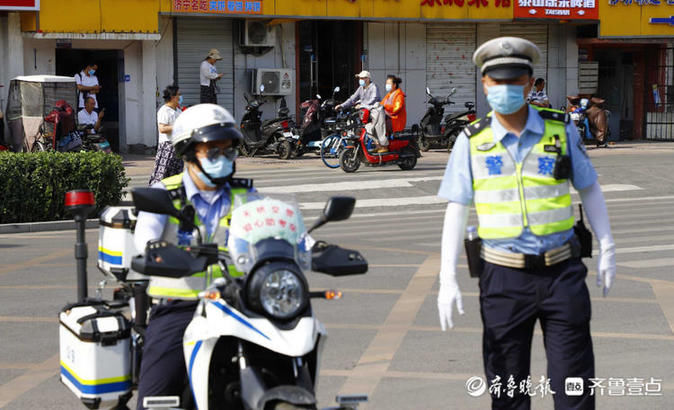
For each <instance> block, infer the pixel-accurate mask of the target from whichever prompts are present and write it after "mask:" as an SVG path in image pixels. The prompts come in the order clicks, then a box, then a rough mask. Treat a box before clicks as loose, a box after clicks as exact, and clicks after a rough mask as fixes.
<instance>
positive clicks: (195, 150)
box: [134, 104, 253, 409]
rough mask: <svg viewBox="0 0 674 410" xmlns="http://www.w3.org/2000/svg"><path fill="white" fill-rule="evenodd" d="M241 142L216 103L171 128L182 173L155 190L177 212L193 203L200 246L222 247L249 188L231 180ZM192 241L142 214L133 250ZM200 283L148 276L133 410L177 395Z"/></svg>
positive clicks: (191, 111)
mask: <svg viewBox="0 0 674 410" xmlns="http://www.w3.org/2000/svg"><path fill="white" fill-rule="evenodd" d="M242 139H243V137H242V135H241V133H240V132H239V130H238V129H237V128H236V125H235V121H234V118H233V117H232V115H231V114H230V113H229V112H228V111H227V110H225V109H224V108H222V107H220V106H217V105H214V104H199V105H195V106H193V107H191V108H188V109H187V110H185V111H184V112H183V113H182V114H181V115H180V117H178V119H177V120H176V122H175V123H174V125H173V133H172V135H171V143H172V144H173V146H174V148H175V150H176V154H177V155H180V156H182V158H183V160H184V161H185V170H186V172H184V173H181V174H178V175H174V176H172V177H169V178H166V179H164V180H162V181H161V182H158V183H156V184H155V185H153V188H162V189H167V190H169V192H170V194H171V197H172V198H173V200H174V204H175V206H176V208H178V209H182V208H183V207H184V206H186V205H187V204H191V205H193V207H194V210H195V211H196V212H195V213H196V215H197V217H198V218H197V219H198V221H199V222H198V223H197V229H200V231H201V232H202V236H203V241H204V243H217V244H218V245H220V246H221V247H223V248H224V246H225V243H226V237H227V231H228V227H229V220H230V218H231V214H232V204H233V203H234V197H235V195H239V194H245V193H247V192H250V191H252V190H253V188H252V181H251V180H245V179H238V178H233V177H232V176H233V175H234V171H235V164H234V160H235V158H236V155H237V153H236V146H237V145H238V144H239V142H240V141H241V140H242ZM204 234H205V235H204ZM190 236H191V232H190V233H185V232H181V231H179V226H178V221H177V220H176V219H174V218H169V217H168V216H166V215H159V214H152V213H147V212H140V213H139V215H138V220H137V223H136V230H135V238H134V241H135V244H136V247H137V249H142V250H144V249H145V245H146V244H147V242H148V241H150V240H156V239H163V240H166V241H168V242H172V243H174V244H178V245H189V244H195V242H196V241H194V239H195V238H193V237H192V238H190ZM212 273H213V277H214V278H217V277H221V276H222V272H221V271H219V269H214V270H213V271H212ZM204 285H205V280H204V274H203V273H201V274H195V275H193V276H190V277H187V278H183V279H171V278H166V277H157V276H153V277H151V278H150V283H149V286H148V291H147V292H148V294H149V296H151V297H152V298H154V301H155V302H156V304H155V305H154V306H153V308H152V311H151V314H150V321H149V325H148V328H147V331H146V334H145V345H144V349H143V359H142V363H141V370H140V381H139V386H138V409H142V408H143V398H144V397H149V396H170V395H178V396H180V395H181V394H182V393H183V389H184V387H185V381H186V374H187V373H186V370H185V359H184V357H183V346H182V340H183V334H184V332H185V329H186V328H187V325H188V324H189V322H190V321H191V320H192V316H193V314H194V310H195V308H196V306H197V301H196V300H197V296H198V294H199V292H200V291H202V290H204Z"/></svg>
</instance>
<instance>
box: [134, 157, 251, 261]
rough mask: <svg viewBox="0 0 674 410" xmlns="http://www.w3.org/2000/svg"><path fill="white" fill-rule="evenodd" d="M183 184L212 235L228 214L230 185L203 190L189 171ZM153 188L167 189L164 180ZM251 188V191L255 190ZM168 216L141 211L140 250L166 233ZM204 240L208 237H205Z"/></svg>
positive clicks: (137, 236)
mask: <svg viewBox="0 0 674 410" xmlns="http://www.w3.org/2000/svg"><path fill="white" fill-rule="evenodd" d="M183 186H184V187H185V196H186V197H187V199H188V200H189V201H190V202H191V203H192V205H193V206H194V210H195V211H196V213H197V215H198V217H199V220H200V221H201V222H202V223H203V224H204V225H205V227H206V232H207V233H208V235H211V234H212V233H213V232H215V229H216V228H217V226H218V224H219V223H220V219H221V218H222V217H223V216H225V215H227V213H228V212H229V207H230V206H231V194H230V190H229V185H225V186H224V187H222V188H220V189H218V190H215V191H201V190H199V188H197V186H196V185H195V184H194V181H192V178H191V177H190V176H189V174H188V173H187V170H186V171H185V172H184V173H183ZM152 188H160V189H166V186H165V185H164V184H163V183H162V182H157V183H156V184H154V185H152ZM253 190H254V189H252V188H251V189H250V190H249V191H253ZM167 219H168V216H167V215H161V214H153V213H149V212H140V213H139V214H138V220H137V222H136V230H135V234H134V242H135V244H136V247H137V249H138V250H139V251H141V252H143V253H144V251H145V244H147V242H148V241H150V240H156V239H160V238H161V236H162V234H163V233H164V227H165V226H166V222H167ZM204 241H206V239H205V238H204Z"/></svg>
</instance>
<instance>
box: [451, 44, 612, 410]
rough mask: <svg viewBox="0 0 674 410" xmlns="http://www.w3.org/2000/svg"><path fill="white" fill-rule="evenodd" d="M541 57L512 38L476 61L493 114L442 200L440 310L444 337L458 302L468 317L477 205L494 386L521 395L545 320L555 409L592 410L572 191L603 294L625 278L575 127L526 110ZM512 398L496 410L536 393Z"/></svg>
mask: <svg viewBox="0 0 674 410" xmlns="http://www.w3.org/2000/svg"><path fill="white" fill-rule="evenodd" d="M539 58H540V51H539V50H538V48H537V47H536V45H534V44H533V43H531V42H530V41H527V40H523V39H520V38H514V37H501V38H496V39H493V40H490V41H488V42H486V43H484V44H483V45H482V46H480V48H478V49H477V50H476V51H475V54H474V55H473V61H474V63H475V64H476V65H477V66H478V67H480V69H481V72H482V83H483V85H484V93H485V94H486V96H487V101H488V102H489V105H490V106H491V108H492V109H493V112H492V113H491V114H490V115H488V116H487V117H486V118H484V119H482V120H480V121H478V122H476V123H474V124H472V125H471V126H469V127H467V128H466V130H465V131H464V133H462V134H461V135H460V136H459V138H458V139H457V141H456V144H455V145H454V149H453V151H452V155H451V157H450V159H449V163H448V164H447V169H446V172H445V176H444V179H443V181H442V184H441V186H440V191H439V193H438V195H439V196H440V197H442V198H445V199H447V200H449V204H448V206H447V211H446V215H445V221H444V228H443V238H442V262H441V269H440V293H439V295H438V311H439V315H440V322H441V327H442V329H443V330H445V326H446V324H447V325H449V327H450V328H451V327H453V323H452V309H453V305H454V304H456V307H457V310H458V312H459V313H460V314H463V302H462V300H461V292H460V290H459V287H458V285H457V282H456V261H457V258H458V254H459V250H460V248H461V244H462V239H463V236H464V231H465V229H466V222H467V219H468V207H469V206H470V204H471V203H474V204H475V209H476V212H477V216H478V221H479V227H478V231H477V232H478V235H479V237H480V238H481V239H482V251H481V254H480V255H481V260H482V266H481V268H480V269H479V270H478V272H477V273H479V275H480V279H479V286H480V311H481V315H482V322H483V338H482V339H483V360H484V369H485V373H486V377H487V383H488V384H491V383H493V382H494V381H495V380H500V381H501V383H502V385H503V386H506V384H507V382H508V379H509V377H510V376H513V378H514V382H515V383H516V385H517V386H520V383H521V382H523V381H524V383H526V380H527V377H528V376H530V359H531V340H532V335H533V331H534V326H535V324H536V321H537V320H540V323H541V328H542V330H543V339H544V345H545V350H546V354H547V359H548V377H549V378H550V386H551V388H552V390H553V391H555V392H556V394H555V395H554V402H555V408H557V409H571V408H573V409H592V408H594V397H593V396H590V395H589V392H588V389H587V386H588V382H587V379H588V378H592V377H594V354H593V350H592V339H591V337H590V315H591V308H590V296H589V293H588V289H587V287H586V285H585V278H586V276H587V269H586V267H585V265H583V263H582V262H581V260H580V246H579V244H578V240H577V238H576V236H575V235H574V229H573V227H574V218H573V215H574V214H573V207H572V202H571V195H570V192H569V191H570V185H571V184H573V186H574V188H575V189H576V190H578V192H579V193H580V198H581V200H582V203H583V205H584V208H585V211H586V213H587V216H588V219H589V220H590V224H591V226H592V229H593V231H594V233H595V235H596V236H597V238H598V240H599V265H598V274H597V285H598V286H603V293H604V296H606V294H607V293H608V290H609V289H610V287H611V284H612V282H613V279H614V276H615V245H614V243H613V238H612V236H611V230H610V225H609V220H608V216H607V213H606V204H605V202H604V197H603V194H602V192H601V189H600V187H599V183H598V182H597V174H596V172H595V170H594V168H593V167H592V164H591V163H590V160H589V158H588V156H587V154H586V152H585V148H584V145H583V143H582V140H581V139H580V138H579V136H578V131H577V130H576V127H575V126H574V125H573V124H572V123H569V122H568V120H566V119H565V116H564V114H563V113H561V112H558V111H554V110H548V109H543V108H539V107H533V106H529V105H527V104H525V98H526V96H527V95H528V94H529V91H530V90H531V87H532V86H533V81H534V79H533V78H532V73H533V64H535V63H536V62H537V61H538V59H539ZM566 377H582V378H583V379H585V390H584V392H583V394H582V395H581V396H567V395H566V394H565V392H564V380H565V378H566ZM497 378H500V379H497ZM532 379H533V380H536V378H532ZM514 393H515V394H514V396H513V397H509V395H507V394H505V393H504V392H503V391H501V392H500V395H497V394H495V392H494V393H492V408H507V409H528V408H529V407H530V400H531V399H530V396H529V395H528V394H526V393H525V394H521V393H520V390H519V388H518V389H515V392H514Z"/></svg>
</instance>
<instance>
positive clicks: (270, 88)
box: [251, 68, 295, 95]
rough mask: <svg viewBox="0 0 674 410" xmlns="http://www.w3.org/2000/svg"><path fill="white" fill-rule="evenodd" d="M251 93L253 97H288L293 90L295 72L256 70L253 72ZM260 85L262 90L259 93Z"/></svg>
mask: <svg viewBox="0 0 674 410" xmlns="http://www.w3.org/2000/svg"><path fill="white" fill-rule="evenodd" d="M252 80H253V81H251V86H252V87H251V88H252V90H251V92H252V93H253V94H255V95H290V94H292V92H293V89H294V88H295V85H294V84H295V70H288V69H284V68H258V69H256V70H253V76H252ZM261 85H264V90H263V91H261V90H260V89H261V87H260V86H261Z"/></svg>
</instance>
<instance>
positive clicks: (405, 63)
mask: <svg viewBox="0 0 674 410" xmlns="http://www.w3.org/2000/svg"><path fill="white" fill-rule="evenodd" d="M365 30H366V31H367V35H366V36H364V37H365V39H366V40H365V41H366V44H365V49H366V50H367V60H366V64H367V66H366V67H367V68H366V69H367V70H368V71H370V73H371V74H372V77H373V81H374V82H375V84H377V87H378V88H379V92H380V93H381V94H382V97H383V96H384V94H385V93H386V91H385V89H384V85H385V83H386V76H387V75H388V74H395V75H398V76H399V77H400V78H402V80H403V83H402V85H401V86H400V88H401V89H402V90H403V91H404V92H405V95H406V99H405V104H406V108H407V127H411V126H412V124H416V123H418V122H419V120H420V119H421V117H422V116H423V114H424V112H425V111H426V104H425V101H426V97H425V91H424V90H425V88H426V26H425V25H424V24H419V23H367V24H366V25H365Z"/></svg>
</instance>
